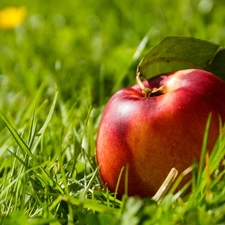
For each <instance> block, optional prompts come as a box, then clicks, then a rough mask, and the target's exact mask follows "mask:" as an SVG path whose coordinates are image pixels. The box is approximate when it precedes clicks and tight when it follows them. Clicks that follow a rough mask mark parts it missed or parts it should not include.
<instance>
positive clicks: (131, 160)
mask: <svg viewBox="0 0 225 225" xmlns="http://www.w3.org/2000/svg"><path fill="white" fill-rule="evenodd" d="M143 83H144V85H145V86H146V87H149V88H153V87H160V86H162V85H163V86H164V92H165V93H163V94H161V95H159V96H155V97H145V96H144V94H143V93H142V90H141V88H140V87H139V85H134V86H133V87H131V88H124V89H122V90H120V91H118V92H117V93H116V94H114V95H113V96H112V97H111V99H110V100H109V101H108V103H107V105H106V107H105V109H104V112H103V114H102V118H101V121H100V125H99V129H98V135H97V142H96V149H97V152H96V154H97V162H98V164H99V165H100V177H101V180H102V182H103V183H104V184H106V185H107V186H108V188H109V190H110V191H112V192H114V191H115V189H116V184H117V181H118V177H119V174H120V171H121V169H122V168H123V167H124V168H125V167H126V166H127V165H128V168H129V172H128V174H129V175H128V195H129V196H132V195H138V196H140V197H152V196H153V195H154V194H155V193H156V191H157V190H158V188H159V187H160V186H161V184H162V183H163V181H164V179H165V178H166V176H167V175H168V173H169V171H170V170H171V169H172V168H173V167H175V168H176V169H177V170H178V172H179V173H181V172H182V171H184V170H185V169H186V168H188V167H189V166H191V165H192V163H193V162H194V161H195V160H196V161H197V162H198V161H199V159H200V155H201V149H202V143H203V136H204V133H205V128H206V123H207V120H208V117H209V114H210V113H211V115H212V117H211V124H210V129H209V137H208V146H207V150H208V151H209V152H210V151H211V150H212V148H213V146H214V144H215V142H216V140H217V138H218V136H219V131H220V126H221V122H222V124H224V122H225V82H223V81H222V80H221V79H220V78H218V77H216V76H215V75H213V74H211V73H209V72H206V71H204V70H198V69H187V70H181V71H178V72H174V73H170V74H166V75H165V74H164V75H159V76H156V77H153V78H151V79H149V80H146V81H144V82H143ZM124 171H125V170H124ZM124 177H125V175H124V172H123V175H122V178H121V181H120V184H119V188H118V197H121V196H122V195H123V194H124V191H125V190H124V186H125V184H124V179H125V178H124ZM189 179H190V177H189ZM185 182H186V181H185Z"/></svg>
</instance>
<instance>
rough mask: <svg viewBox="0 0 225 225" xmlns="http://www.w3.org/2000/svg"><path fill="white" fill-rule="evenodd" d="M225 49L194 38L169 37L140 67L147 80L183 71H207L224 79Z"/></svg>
mask: <svg viewBox="0 0 225 225" xmlns="http://www.w3.org/2000/svg"><path fill="white" fill-rule="evenodd" d="M224 58H225V48H223V47H221V46H220V45H217V44H214V43H211V42H209V41H204V40H200V39H197V38H193V37H174V36H171V37H166V38H165V39H163V40H162V41H161V42H160V43H159V44H157V45H156V46H155V47H154V48H152V49H151V50H150V51H149V52H148V53H147V54H146V55H145V56H144V58H143V59H142V60H141V62H140V64H139V65H138V72H140V73H141V74H142V75H143V76H145V77H146V78H150V77H153V76H156V75H159V74H165V73H169V72H173V71H177V70H182V69H191V68H193V69H194V68H195V69H196V68H197V69H203V70H207V71H209V72H211V73H214V74H215V75H217V76H219V77H220V78H222V79H224V80H225V60H224Z"/></svg>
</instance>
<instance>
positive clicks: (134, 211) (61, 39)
mask: <svg viewBox="0 0 225 225" xmlns="http://www.w3.org/2000/svg"><path fill="white" fill-rule="evenodd" d="M224 4H225V3H224V1H213V0H205V1H203V0H201V1H199V0H197V1H196V0H187V1H169V2H168V1H167V0H152V1H147V0H146V1H145V0H140V1H133V0H126V1H125V0H120V1H117V0H113V1H107V2H106V1H103V0H88V1H69V0H64V1H59V0H57V1H52V0H49V1H37V0H34V1H29V2H28V1H25V0H20V1H19V0H18V1H16V0H10V1H8V0H1V2H0V8H4V7H7V6H21V5H23V6H25V7H26V9H27V17H26V19H25V21H24V23H23V24H22V25H21V26H19V27H17V28H15V29H11V30H4V29H2V30H0V95H1V98H0V111H1V119H0V212H1V213H0V222H1V224H15V225H16V224H23V225H26V224H29V225H30V224H32V225H33V224H38V225H41V224H54V225H58V224H102V225H103V224H104V225H105V224H122V225H126V224H129V225H135V224H204V225H205V224H210V225H212V224H225V216H224V215H225V188H224V187H225V181H224V179H223V176H224V173H225V171H224V169H223V168H222V167H221V165H220V162H221V160H222V159H223V153H224V146H225V140H224V137H221V138H220V139H219V141H218V143H217V145H216V146H215V149H214V152H213V154H211V156H210V157H208V155H207V152H206V151H204V145H203V151H202V161H201V163H200V166H199V168H200V169H199V170H197V167H194V169H193V180H192V186H193V191H192V192H191V193H190V194H188V195H186V196H183V191H181V192H172V190H174V189H175V186H176V184H174V185H175V186H174V187H172V189H171V192H170V193H169V194H168V195H166V196H165V197H164V198H163V199H161V200H160V202H158V203H157V202H155V201H153V200H152V199H150V198H149V199H138V198H135V197H127V196H124V197H123V199H122V200H118V199H116V198H115V197H114V195H113V193H110V192H109V191H108V190H107V188H103V187H102V186H101V184H100V181H99V178H98V166H97V165H96V161H95V140H96V133H97V128H98V124H99V120H100V117H101V113H102V110H103V108H104V105H105V103H106V102H107V100H108V99H109V97H110V96H111V95H112V94H113V93H114V92H115V91H117V90H118V89H120V88H122V87H127V86H130V85H132V84H133V83H135V71H136V66H137V65H138V63H139V61H140V59H141V58H142V57H143V56H144V54H145V53H146V52H147V51H148V50H149V49H150V48H151V47H153V46H154V45H155V44H157V43H158V42H159V41H161V40H162V39H163V38H164V37H166V36H168V35H185V36H194V37H198V38H201V39H205V40H209V41H213V42H215V43H218V44H221V45H223V46H225V41H224V34H225V30H224V18H223V17H222V16H221V15H223V7H224ZM206 142H207V138H205V142H204V143H206ZM220 167H221V168H220Z"/></svg>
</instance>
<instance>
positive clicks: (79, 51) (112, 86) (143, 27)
mask: <svg viewBox="0 0 225 225" xmlns="http://www.w3.org/2000/svg"><path fill="white" fill-rule="evenodd" d="M8 6H25V7H26V9H27V16H26V18H25V21H24V22H23V24H22V25H21V26H19V27H17V28H15V29H11V30H4V29H1V30H0V75H1V80H0V89H1V90H0V94H1V100H0V102H1V107H3V105H4V103H5V105H4V107H6V109H7V108H8V107H7V104H8V101H10V98H13V96H14V94H15V93H18V92H22V93H23V96H25V97H27V98H29V97H32V96H33V95H34V94H35V92H36V90H37V89H38V87H39V86H40V85H41V84H43V83H44V84H45V87H46V88H47V89H51V88H54V82H56V83H57V86H58V89H59V91H60V95H61V97H62V98H63V99H64V101H72V102H73V101H75V100H76V98H77V97H78V96H79V95H80V93H81V92H85V94H84V93H83V94H82V96H86V100H87V101H88V103H89V104H93V105H98V106H99V105H103V104H104V103H105V102H106V101H107V99H108V98H109V96H111V95H112V94H113V93H114V92H115V91H116V90H118V89H119V88H121V87H124V86H128V85H131V84H133V83H134V82H135V70H136V66H137V65H138V63H139V61H140V59H141V57H143V56H144V53H146V52H147V51H148V50H150V48H152V47H153V46H154V45H155V44H157V43H158V42H159V41H161V40H162V39H163V38H164V37H166V36H169V35H180V36H193V37H198V38H201V39H205V40H209V41H213V42H215V43H218V44H221V45H225V41H224V36H225V25H224V24H225V17H224V7H225V1H222V0H220V1H218V0H200V1H199V0H183V1H168V0H151V1H148V0H139V1H134V0H112V1H106V0H83V1H81V0H73V1H72V0H63V1H60V0H54V1H53V0H48V1H44V0H39V1H38V0H32V1H25V0H21V1H18V0H17V1H16V0H1V1H0V9H2V8H4V7H8ZM147 34H148V35H149V36H148V41H147V45H146V47H145V49H144V51H142V52H140V54H139V55H138V54H136V55H135V52H136V50H137V48H138V46H139V44H140V43H141V41H142V40H143V38H144V37H146V35H147ZM134 55H135V56H138V57H134ZM5 89H7V90H5ZM48 91H51V90H48ZM12 93H13V94H12ZM46 93H47V92H46Z"/></svg>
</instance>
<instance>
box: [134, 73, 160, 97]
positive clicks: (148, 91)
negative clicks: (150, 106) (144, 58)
mask: <svg viewBox="0 0 225 225" xmlns="http://www.w3.org/2000/svg"><path fill="white" fill-rule="evenodd" d="M141 77H143V75H141V73H140V72H137V74H136V80H137V83H138V85H139V86H140V88H141V90H142V93H143V94H144V95H145V97H146V98H147V97H152V96H157V95H159V94H162V93H164V86H161V87H159V88H156V87H154V88H148V87H146V86H145V85H144V84H143V83H142V81H141Z"/></svg>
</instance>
